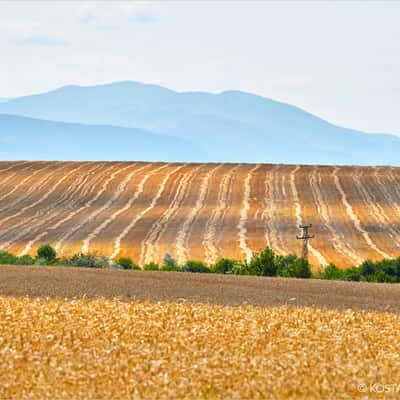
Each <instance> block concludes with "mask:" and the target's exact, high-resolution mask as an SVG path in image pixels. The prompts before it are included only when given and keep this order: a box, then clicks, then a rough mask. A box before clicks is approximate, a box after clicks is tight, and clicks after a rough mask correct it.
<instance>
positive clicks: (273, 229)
mask: <svg viewBox="0 0 400 400" xmlns="http://www.w3.org/2000/svg"><path fill="white" fill-rule="evenodd" d="M279 168H280V165H275V166H274V168H273V170H270V171H267V172H266V173H265V179H264V187H265V191H264V211H263V213H262V220H263V221H264V224H265V232H264V238H265V241H266V244H267V246H268V247H270V248H271V249H273V250H274V251H275V252H276V253H278V254H285V249H283V248H282V247H281V245H280V243H279V242H282V240H280V241H279V234H280V231H279V229H278V226H277V218H278V217H277V211H278V210H277V206H276V203H277V202H278V198H279V194H278V192H277V183H278V176H277V170H278V169H279Z"/></svg>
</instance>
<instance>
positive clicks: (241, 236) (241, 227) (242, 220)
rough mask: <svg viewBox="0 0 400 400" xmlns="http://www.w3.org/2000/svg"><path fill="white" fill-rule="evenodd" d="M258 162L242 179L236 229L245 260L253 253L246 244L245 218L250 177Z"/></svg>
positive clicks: (257, 166)
mask: <svg viewBox="0 0 400 400" xmlns="http://www.w3.org/2000/svg"><path fill="white" fill-rule="evenodd" d="M260 166H261V165H260V164H256V166H255V167H253V168H252V169H251V170H250V171H249V172H248V174H247V176H246V178H245V180H244V194H243V203H242V209H241V210H240V219H239V223H238V225H237V229H238V230H239V232H238V236H239V239H238V242H239V247H240V248H241V249H242V251H243V253H244V254H245V256H246V260H247V262H249V261H250V260H251V257H252V255H253V252H252V251H251V249H250V248H249V247H248V246H247V238H246V233H247V227H246V225H247V219H248V213H249V210H250V193H251V186H250V183H251V178H252V177H253V175H254V173H255V172H256V171H257V169H259V168H260Z"/></svg>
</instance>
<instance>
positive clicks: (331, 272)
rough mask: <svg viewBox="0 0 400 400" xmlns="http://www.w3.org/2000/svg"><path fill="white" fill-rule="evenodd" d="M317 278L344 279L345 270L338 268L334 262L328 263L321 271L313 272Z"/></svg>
mask: <svg viewBox="0 0 400 400" xmlns="http://www.w3.org/2000/svg"><path fill="white" fill-rule="evenodd" d="M315 278H317V279H328V280H344V279H346V273H345V270H342V269H340V268H338V267H337V266H336V265H335V264H328V265H326V266H325V268H324V269H323V271H321V272H317V273H316V274H315Z"/></svg>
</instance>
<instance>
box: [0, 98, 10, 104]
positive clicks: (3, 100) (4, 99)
mask: <svg viewBox="0 0 400 400" xmlns="http://www.w3.org/2000/svg"><path fill="white" fill-rule="evenodd" d="M6 101H9V99H6V98H4V97H0V103H5V102H6Z"/></svg>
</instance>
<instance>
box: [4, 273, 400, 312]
mask: <svg viewBox="0 0 400 400" xmlns="http://www.w3.org/2000/svg"><path fill="white" fill-rule="evenodd" d="M0 295H6V296H31V297H57V298H73V297H83V296H87V297H108V298H113V297H121V298H122V299H124V300H135V299H136V300H152V301H159V300H168V301H181V300H187V301H190V302H201V303H212V304H220V305H241V304H246V303H248V304H254V305H261V306H281V305H288V304H290V305H295V306H316V307H324V308H333V309H335V308H338V309H343V308H358V309H364V310H379V311H390V312H397V313H398V312H400V286H399V285H391V284H376V283H359V282H334V281H321V280H301V279H284V278H264V277H255V276H227V275H214V274H210V275H208V274H191V273H180V272H150V271H119V270H91V269H86V268H62V267H22V266H1V267H0Z"/></svg>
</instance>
